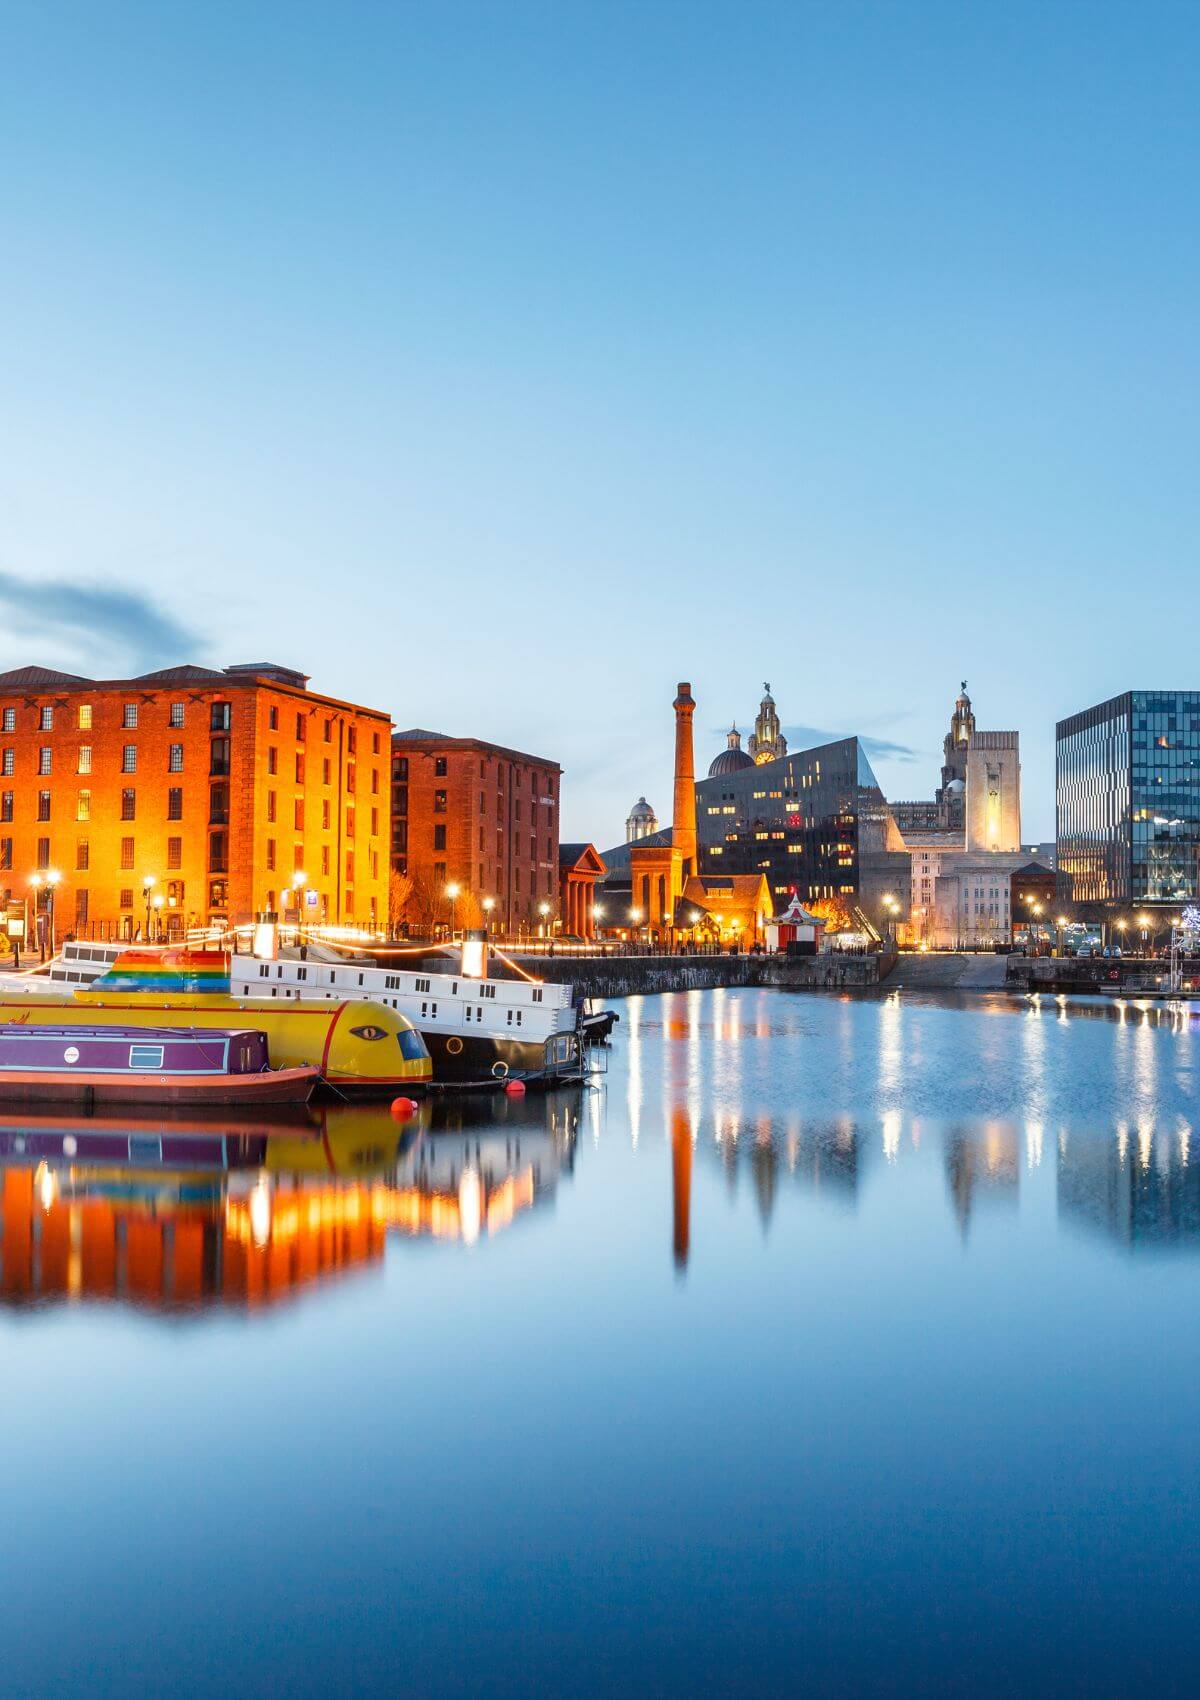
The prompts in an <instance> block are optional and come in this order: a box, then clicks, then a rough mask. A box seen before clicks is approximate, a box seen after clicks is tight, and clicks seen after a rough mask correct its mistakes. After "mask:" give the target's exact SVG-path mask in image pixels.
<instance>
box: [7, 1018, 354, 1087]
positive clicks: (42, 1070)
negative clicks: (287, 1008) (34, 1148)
mask: <svg viewBox="0 0 1200 1700" xmlns="http://www.w3.org/2000/svg"><path fill="white" fill-rule="evenodd" d="M319 1079H320V1075H319V1073H318V1071H317V1069H316V1068H315V1067H312V1066H311V1065H309V1066H304V1067H298V1068H279V1069H273V1068H272V1067H271V1066H270V1059H269V1055H268V1051H267V1041H266V1037H265V1035H264V1034H262V1033H260V1032H255V1031H252V1030H249V1029H240V1030H237V1029H232V1030H231V1029H216V1030H214V1031H206V1032H202V1033H197V1032H194V1031H186V1030H183V1029H180V1028H175V1027H138V1026H131V1027H85V1026H80V1025H74V1024H67V1025H60V1026H53V1025H28V1024H25V1023H20V1022H17V1023H14V1022H5V1023H2V1024H0V1102H5V1103H34V1102H49V1103H72V1104H80V1103H83V1104H156V1105H157V1104H187V1105H195V1106H201V1105H206V1104H241V1105H259V1104H264V1105H265V1104H304V1103H307V1101H308V1099H309V1098H310V1097H311V1096H312V1092H313V1088H314V1087H315V1086H316V1084H317V1082H318V1080H319Z"/></svg>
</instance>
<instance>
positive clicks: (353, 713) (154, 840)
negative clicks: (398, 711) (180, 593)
mask: <svg viewBox="0 0 1200 1700" xmlns="http://www.w3.org/2000/svg"><path fill="white" fill-rule="evenodd" d="M390 734H391V719H390V716H389V715H387V714H385V713H383V712H382V711H379V710H376V709H370V708H362V707H359V706H357V705H356V704H352V703H347V702H342V701H340V700H338V699H336V698H334V697H327V696H322V695H319V694H318V693H317V692H315V691H310V690H309V688H308V678H307V676H306V675H305V674H303V673H297V672H295V671H293V670H292V669H291V668H286V667H279V666H276V665H274V664H271V663H255V664H247V665H243V666H236V667H227V668H225V669H223V670H219V671H218V670H215V669H212V668H207V667H191V666H184V667H169V668H165V669H163V670H162V671H160V672H155V673H145V674H141V675H140V676H138V677H136V678H132V679H87V678H82V677H79V676H77V675H74V674H68V673H59V672H54V671H51V670H50V669H47V668H42V667H24V668H19V669H17V670H16V671H13V672H9V673H4V674H0V769H2V775H0V897H3V898H6V899H7V900H10V901H11V900H16V901H17V902H20V901H21V900H22V899H25V898H27V897H28V898H30V899H32V900H33V901H32V902H31V908H32V907H33V903H34V902H36V904H37V906H38V908H39V909H41V910H43V911H44V909H45V907H46V903H47V897H46V888H45V884H44V881H41V880H40V879H39V882H38V884H37V885H36V886H35V885H34V884H33V882H32V876H33V875H35V874H38V875H39V876H40V875H44V874H45V873H46V872H47V871H49V870H54V871H55V872H56V873H57V874H58V876H59V882H58V884H57V887H56V889H55V896H54V919H55V925H56V931H57V932H58V934H59V935H60V936H61V935H62V934H63V933H65V932H68V931H71V932H74V933H76V934H77V935H78V936H80V937H98V938H121V937H124V938H128V937H134V936H145V934H146V933H147V932H150V933H153V934H155V935H159V934H162V935H167V936H176V935H178V934H179V933H181V932H183V931H184V929H186V928H187V927H191V926H198V925H208V924H218V925H226V924H236V923H238V922H241V921H248V920H251V919H252V918H253V917H254V915H255V914H256V913H257V912H258V911H260V910H264V909H266V910H281V911H286V910H288V909H291V910H292V911H293V912H295V911H296V910H297V908H298V906H300V905H303V908H304V912H305V914H306V916H307V917H308V918H309V919H310V920H312V921H314V922H315V921H321V922H326V923H335V924H343V925H344V924H347V923H350V924H366V925H371V924H373V923H374V922H375V921H377V920H379V919H380V918H381V917H382V915H383V913H384V907H385V899H386V892H387V875H388V868H387V836H386V834H387V819H388V745H389V739H390Z"/></svg>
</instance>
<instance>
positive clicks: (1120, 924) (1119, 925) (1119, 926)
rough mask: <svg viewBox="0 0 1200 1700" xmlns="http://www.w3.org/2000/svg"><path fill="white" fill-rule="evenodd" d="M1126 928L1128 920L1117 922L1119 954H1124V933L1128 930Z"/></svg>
mask: <svg viewBox="0 0 1200 1700" xmlns="http://www.w3.org/2000/svg"><path fill="white" fill-rule="evenodd" d="M1128 930H1129V922H1128V921H1118V922H1117V931H1118V932H1119V933H1120V935H1121V955H1122V956H1124V954H1125V934H1126V933H1127V932H1128Z"/></svg>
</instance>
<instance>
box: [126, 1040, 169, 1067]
mask: <svg viewBox="0 0 1200 1700" xmlns="http://www.w3.org/2000/svg"><path fill="white" fill-rule="evenodd" d="M162 1065H163V1047H162V1046H161V1045H130V1047H129V1066H130V1068H161V1067H162Z"/></svg>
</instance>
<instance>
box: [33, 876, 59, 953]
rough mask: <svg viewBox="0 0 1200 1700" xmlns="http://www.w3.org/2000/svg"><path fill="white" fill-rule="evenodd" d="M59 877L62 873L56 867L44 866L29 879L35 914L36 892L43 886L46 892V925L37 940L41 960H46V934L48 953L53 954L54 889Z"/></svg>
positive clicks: (35, 912)
mask: <svg viewBox="0 0 1200 1700" xmlns="http://www.w3.org/2000/svg"><path fill="white" fill-rule="evenodd" d="M61 879H62V875H61V874H60V873H59V872H58V870H57V869H56V868H45V869H43V871H42V872H41V873H40V874H34V875H33V876H32V877H31V878H30V881H29V883H30V885H31V886H32V887H33V892H34V898H33V912H34V915H35V916H36V915H37V894H38V892H39V891H40V890H42V889H43V888H45V892H46V926H45V929H44V930H43V931H41V932H40V933H39V941H38V954H39V956H40V957H41V960H42V961H43V962H44V961H45V960H46V938H47V936H49V940H50V954H51V956H53V955H54V944H55V939H54V891H55V887H56V886H57V885H58V882H59V880H61Z"/></svg>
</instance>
